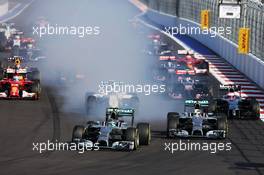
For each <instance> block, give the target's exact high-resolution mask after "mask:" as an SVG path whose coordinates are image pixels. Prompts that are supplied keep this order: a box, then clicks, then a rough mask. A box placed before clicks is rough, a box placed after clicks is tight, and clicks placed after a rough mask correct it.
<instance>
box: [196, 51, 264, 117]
mask: <svg viewBox="0 0 264 175" xmlns="http://www.w3.org/2000/svg"><path fill="white" fill-rule="evenodd" d="M200 56H201V57H203V58H204V59H206V60H207V61H208V62H209V67H210V68H209V69H210V73H211V74H212V75H213V76H214V77H215V78H216V79H217V80H218V81H219V82H220V83H221V84H223V85H228V84H236V85H241V88H242V91H241V92H242V93H241V95H242V96H243V97H254V98H256V100H257V101H258V102H259V103H260V119H261V120H262V121H264V91H263V90H262V89H260V88H259V87H257V86H256V85H255V84H254V83H253V82H252V81H251V80H249V79H248V78H246V77H245V76H244V75H243V74H242V73H240V72H239V71H238V70H236V69H235V68H234V67H233V66H231V65H230V64H229V63H228V62H226V61H225V60H224V59H223V58H220V57H218V56H215V55H200Z"/></svg>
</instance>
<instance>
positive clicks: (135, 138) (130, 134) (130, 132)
mask: <svg viewBox="0 0 264 175" xmlns="http://www.w3.org/2000/svg"><path fill="white" fill-rule="evenodd" d="M125 140H126V141H131V142H134V150H137V149H138V147H139V134H138V130H137V128H127V130H126V131H125Z"/></svg>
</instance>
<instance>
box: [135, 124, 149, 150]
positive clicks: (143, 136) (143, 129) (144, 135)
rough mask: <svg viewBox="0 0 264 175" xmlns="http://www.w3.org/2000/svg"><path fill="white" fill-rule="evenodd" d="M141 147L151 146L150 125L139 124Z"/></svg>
mask: <svg viewBox="0 0 264 175" xmlns="http://www.w3.org/2000/svg"><path fill="white" fill-rule="evenodd" d="M137 129H138V134H139V145H149V144H150V141H151V131H150V125H149V124H148V123H138V124H137Z"/></svg>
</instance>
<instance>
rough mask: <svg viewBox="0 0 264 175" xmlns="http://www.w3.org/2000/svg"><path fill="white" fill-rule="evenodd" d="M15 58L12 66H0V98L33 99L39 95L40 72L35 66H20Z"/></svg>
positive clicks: (19, 61)
mask: <svg viewBox="0 0 264 175" xmlns="http://www.w3.org/2000/svg"><path fill="white" fill-rule="evenodd" d="M20 64H21V60H20V59H18V58H16V60H15V66H14V67H7V68H3V67H1V68H0V98H2V99H33V100H37V99H39V97H40V92H41V88H40V73H39V71H38V70H37V69H36V68H21V67H20Z"/></svg>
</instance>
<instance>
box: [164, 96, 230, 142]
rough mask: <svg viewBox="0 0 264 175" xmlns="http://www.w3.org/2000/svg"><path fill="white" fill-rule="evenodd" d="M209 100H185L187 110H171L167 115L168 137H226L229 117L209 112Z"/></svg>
mask: <svg viewBox="0 0 264 175" xmlns="http://www.w3.org/2000/svg"><path fill="white" fill-rule="evenodd" d="M208 104H209V103H208V101H206V100H203V101H195V100H186V101H185V112H184V113H183V114H182V115H180V114H179V113H177V112H169V113H168V115H167V137H168V138H175V137H181V138H187V137H204V138H210V139H224V138H226V135H227V117H226V115H225V114H219V115H218V116H216V115H213V114H211V113H207V111H206V109H207V107H208ZM188 109H189V111H188Z"/></svg>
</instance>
